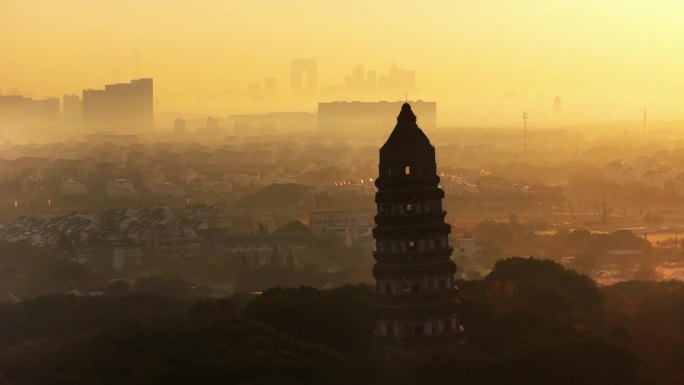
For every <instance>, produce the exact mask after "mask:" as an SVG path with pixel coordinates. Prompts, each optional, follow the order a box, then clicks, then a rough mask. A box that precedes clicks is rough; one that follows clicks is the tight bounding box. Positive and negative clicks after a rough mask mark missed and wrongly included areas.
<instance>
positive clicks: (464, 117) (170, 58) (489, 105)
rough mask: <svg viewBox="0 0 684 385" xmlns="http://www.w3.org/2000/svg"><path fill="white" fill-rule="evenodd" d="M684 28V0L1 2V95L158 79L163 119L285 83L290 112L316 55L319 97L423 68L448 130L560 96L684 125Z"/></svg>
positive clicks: (536, 107)
mask: <svg viewBox="0 0 684 385" xmlns="http://www.w3.org/2000/svg"><path fill="white" fill-rule="evenodd" d="M682 15H684V3H683V2H681V1H675V0H672V1H668V0H651V1H637V0H614V1H584V0H581V1H570V0H567V1H566V0H548V1H532V0H518V1H510V0H487V1H483V0H473V1H470V0H466V1H420V2H418V1H410V2H409V1H372V2H371V1H338V2H334V1H318V0H298V1H280V0H260V1H218V0H215V1H214V0H201V1H179V0H164V1H162V0H149V1H139V0H119V1H92V0H69V1H58V0H52V1H50V0H35V1H23V0H3V1H2V2H0V47H1V48H0V89H2V90H3V92H5V91H6V90H8V89H9V88H16V89H18V90H20V91H22V92H24V93H27V94H30V95H32V96H35V97H44V96H51V95H62V94H65V93H80V90H82V89H84V88H88V87H94V88H96V87H101V86H102V85H103V84H105V83H111V82H114V81H126V80H128V79H131V78H134V77H141V76H150V77H154V79H155V92H156V96H155V97H156V99H157V103H158V104H157V112H162V113H163V112H174V111H187V112H192V111H196V112H211V113H223V114H226V115H228V114H230V113H238V112H241V111H242V110H259V109H260V108H261V109H265V108H266V107H263V108H262V107H259V106H251V105H249V104H247V103H238V102H235V100H239V99H240V98H238V97H233V96H231V95H242V94H244V93H246V92H247V91H246V90H247V89H248V87H249V84H250V83H253V82H263V80H264V79H265V78H267V77H275V78H277V80H278V92H279V99H278V102H277V103H276V104H275V105H273V106H268V108H270V109H279V110H286V109H296V107H297V106H295V105H294V104H293V103H292V101H291V100H290V98H288V92H289V71H290V67H289V66H290V60H291V58H293V57H315V58H317V60H318V76H319V80H318V83H319V85H321V86H326V85H335V84H342V83H344V77H345V76H346V75H348V74H349V73H351V70H352V68H353V66H355V65H357V64H363V65H364V66H365V68H366V69H375V70H377V71H378V72H379V73H382V72H386V71H388V69H389V67H390V66H391V65H392V63H397V64H398V65H400V66H403V67H405V68H409V69H414V70H415V71H416V79H417V85H418V87H419V88H420V91H418V92H416V93H417V95H416V96H419V97H422V98H424V99H431V100H437V101H438V103H439V112H440V124H460V123H478V122H479V123H482V124H498V123H504V124H506V123H508V122H513V121H515V122H516V123H517V122H518V121H519V120H520V119H519V116H520V111H521V109H523V108H527V109H530V110H532V111H535V112H536V115H537V116H539V115H543V114H546V113H547V112H548V111H546V110H548V109H550V108H551V98H553V97H554V96H555V95H556V93H559V94H560V95H561V97H562V98H563V103H564V107H565V106H567V109H566V111H573V108H574V111H575V112H577V114H580V115H582V114H583V115H582V116H586V118H587V119H589V118H604V119H616V120H620V119H632V118H633V117H634V118H635V119H636V117H638V116H640V114H641V111H642V109H643V108H644V107H646V108H648V109H649V116H650V117H652V118H653V119H679V118H684V109H682V108H681V106H682V101H683V100H684V70H682V69H683V68H684V38H682V37H684V23H682V22H681V17H682ZM408 96H409V98H411V97H412V95H408ZM403 97H404V95H403V92H402V93H400V94H397V95H393V94H391V95H390V94H388V95H386V96H385V98H386V99H387V100H399V99H403ZM361 98H363V95H360V99H361ZM306 108H307V109H311V108H312V107H311V106H306ZM532 116H533V117H534V114H532Z"/></svg>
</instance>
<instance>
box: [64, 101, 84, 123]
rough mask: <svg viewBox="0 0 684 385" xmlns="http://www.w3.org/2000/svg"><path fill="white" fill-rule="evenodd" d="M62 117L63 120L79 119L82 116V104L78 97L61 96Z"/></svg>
mask: <svg viewBox="0 0 684 385" xmlns="http://www.w3.org/2000/svg"><path fill="white" fill-rule="evenodd" d="M62 116H63V117H64V118H65V119H80V118H81V117H82V116H83V103H82V102H81V97H80V96H78V95H64V96H62Z"/></svg>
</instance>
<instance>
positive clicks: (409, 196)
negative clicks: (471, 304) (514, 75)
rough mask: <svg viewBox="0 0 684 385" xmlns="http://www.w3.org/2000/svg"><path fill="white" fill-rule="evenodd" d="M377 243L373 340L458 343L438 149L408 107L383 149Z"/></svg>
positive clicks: (453, 268)
mask: <svg viewBox="0 0 684 385" xmlns="http://www.w3.org/2000/svg"><path fill="white" fill-rule="evenodd" d="M379 168H380V170H379V177H378V178H377V180H376V181H375V185H376V186H377V188H378V192H377V194H376V195H375V202H376V203H377V210H378V213H377V215H376V217H375V222H376V227H375V229H373V236H374V237H375V240H376V245H377V248H376V249H377V251H376V252H375V253H374V256H375V260H376V263H375V266H374V268H373V276H374V277H375V280H376V285H377V318H376V325H375V335H376V336H377V337H379V338H381V339H384V340H404V341H406V340H419V339H427V338H439V337H440V336H441V337H444V338H447V337H448V336H452V337H454V336H456V335H458V333H459V329H460V322H459V318H458V314H457V308H458V305H459V302H458V300H457V298H456V289H455V286H454V273H455V272H456V265H455V264H454V262H453V261H452V260H451V251H452V249H451V247H449V240H448V239H449V238H448V236H449V233H450V232H451V227H450V226H449V225H448V224H447V223H445V222H444V217H445V215H446V211H444V210H443V209H442V198H444V191H442V190H441V189H440V188H439V176H438V175H437V164H436V162H435V148H434V147H433V146H432V145H431V144H430V140H429V139H428V137H427V136H426V135H425V133H423V131H422V130H421V129H420V128H419V127H418V125H417V124H416V116H415V115H414V114H413V111H411V106H410V105H409V104H408V103H406V104H404V105H403V106H402V107H401V112H400V113H399V116H398V117H397V125H396V127H395V128H394V130H393V131H392V133H391V134H390V136H389V138H388V139H387V142H386V143H385V144H384V145H383V146H382V148H380V167H379Z"/></svg>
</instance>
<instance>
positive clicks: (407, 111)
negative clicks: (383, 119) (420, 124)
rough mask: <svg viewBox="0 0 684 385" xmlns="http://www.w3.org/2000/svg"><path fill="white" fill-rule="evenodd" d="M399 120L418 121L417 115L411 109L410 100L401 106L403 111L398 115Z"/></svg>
mask: <svg viewBox="0 0 684 385" xmlns="http://www.w3.org/2000/svg"><path fill="white" fill-rule="evenodd" d="M397 122H413V123H415V122H416V115H415V114H414V113H413V111H412V110H411V105H410V104H408V102H406V103H404V104H403V105H402V106H401V112H399V116H397Z"/></svg>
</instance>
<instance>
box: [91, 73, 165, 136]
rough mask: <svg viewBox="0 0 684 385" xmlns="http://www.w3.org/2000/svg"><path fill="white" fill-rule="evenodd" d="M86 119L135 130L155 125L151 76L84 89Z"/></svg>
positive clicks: (105, 126)
mask: <svg viewBox="0 0 684 385" xmlns="http://www.w3.org/2000/svg"><path fill="white" fill-rule="evenodd" d="M82 103H83V118H84V120H85V121H86V122H88V123H90V124H93V125H96V126H98V127H101V128H107V129H113V130H117V131H135V130H137V129H141V128H142V129H147V128H152V126H153V125H154V92H153V82H152V79H150V78H144V79H135V80H132V81H131V82H130V83H117V84H107V85H105V89H104V90H92V89H87V90H83V102H82Z"/></svg>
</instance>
